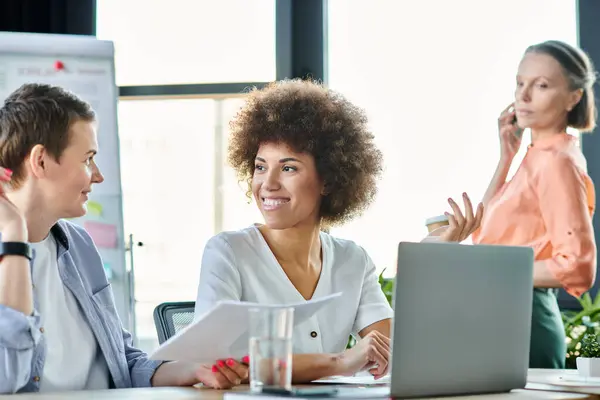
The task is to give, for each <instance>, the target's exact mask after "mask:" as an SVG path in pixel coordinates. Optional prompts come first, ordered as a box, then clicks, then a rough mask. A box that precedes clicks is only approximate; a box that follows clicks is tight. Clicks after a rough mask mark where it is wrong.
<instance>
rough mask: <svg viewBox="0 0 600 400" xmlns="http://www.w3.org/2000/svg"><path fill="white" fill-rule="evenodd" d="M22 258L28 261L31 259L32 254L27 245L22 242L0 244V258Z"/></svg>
mask: <svg viewBox="0 0 600 400" xmlns="http://www.w3.org/2000/svg"><path fill="white" fill-rule="evenodd" d="M4 256H23V257H25V258H27V259H28V260H31V259H32V258H33V252H32V250H31V246H30V245H29V243H24V242H0V257H4Z"/></svg>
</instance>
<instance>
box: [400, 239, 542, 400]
mask: <svg viewBox="0 0 600 400" xmlns="http://www.w3.org/2000/svg"><path fill="white" fill-rule="evenodd" d="M532 297H533V250H532V249H530V248H526V247H506V246H487V245H477V246H469V245H460V244H455V243H400V245H399V248H398V271H397V274H396V282H395V293H394V314H395V317H394V323H393V333H392V339H393V340H392V369H391V393H390V394H391V396H392V397H403V398H406V397H421V396H436V395H454V394H470V393H495V392H507V391H510V390H512V389H516V388H523V387H525V384H526V380H527V368H528V363H529V340H530V334H531V307H532Z"/></svg>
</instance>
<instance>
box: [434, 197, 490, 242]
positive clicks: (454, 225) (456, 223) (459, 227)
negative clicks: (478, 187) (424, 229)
mask: <svg viewBox="0 0 600 400" xmlns="http://www.w3.org/2000/svg"><path fill="white" fill-rule="evenodd" d="M463 202H464V203H465V213H464V215H463V213H462V211H461V210H460V207H459V206H458V204H456V202H455V201H454V200H452V199H448V203H449V204H450V207H451V208H452V212H453V213H452V214H451V213H448V212H446V213H444V214H445V215H446V216H447V217H448V223H449V224H448V226H443V227H441V228H438V229H436V230H435V231H433V232H431V233H430V234H429V236H428V237H436V236H437V237H438V241H440V242H459V243H460V242H462V241H463V240H465V239H466V238H468V237H469V236H470V235H471V233H473V232H474V231H475V230H476V229H477V228H479V225H480V224H481V218H483V204H482V203H479V205H478V206H477V211H476V212H475V214H473V204H472V203H471V199H469V196H468V195H467V194H466V193H463Z"/></svg>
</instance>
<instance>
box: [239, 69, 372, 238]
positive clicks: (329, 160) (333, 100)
mask: <svg viewBox="0 0 600 400" xmlns="http://www.w3.org/2000/svg"><path fill="white" fill-rule="evenodd" d="M230 127H231V134H230V141H229V163H230V165H231V166H232V167H233V168H234V169H235V170H236V172H237V175H238V178H239V179H240V180H241V181H247V182H248V183H249V186H250V183H251V182H252V175H253V173H254V162H255V157H256V154H257V153H258V149H259V147H260V145H261V144H264V143H283V144H286V145H287V146H289V147H290V148H291V149H292V150H293V151H295V152H297V153H305V154H310V155H312V156H313V157H314V159H315V165H316V169H317V173H318V174H319V177H320V178H321V179H322V180H323V182H324V187H325V195H324V196H323V198H322V201H321V208H320V217H321V222H322V223H323V225H325V226H334V225H340V224H343V223H344V222H347V221H349V220H351V219H352V218H354V217H356V216H358V215H360V214H362V212H363V211H364V210H365V209H366V208H367V207H368V206H369V205H370V204H371V202H372V201H373V199H374V198H375V194H376V192H377V180H378V178H379V176H380V174H381V171H382V153H381V151H379V149H378V148H377V147H376V146H375V143H374V136H373V134H372V133H371V131H370V130H369V128H368V126H367V117H366V115H365V113H364V111H363V110H362V109H360V108H359V107H357V106H355V105H354V104H352V103H351V102H350V101H348V100H347V99H346V98H344V96H342V95H341V94H339V93H336V92H335V91H333V90H330V89H328V88H326V87H324V86H323V85H322V84H319V83H316V82H313V81H305V80H300V79H293V80H282V81H278V82H274V83H271V84H269V85H268V86H267V87H265V88H263V89H256V88H254V89H253V90H252V91H251V92H250V93H249V95H248V99H247V101H246V103H245V105H244V106H243V107H242V108H241V110H240V111H239V112H238V114H237V115H236V116H235V118H234V119H233V120H232V122H231V123H230ZM248 196H249V197H250V196H251V189H249V192H248Z"/></svg>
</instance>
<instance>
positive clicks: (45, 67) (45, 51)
mask: <svg viewBox="0 0 600 400" xmlns="http://www.w3.org/2000/svg"><path fill="white" fill-rule="evenodd" d="M32 82H37V83H47V84H51V85H57V86H61V87H63V88H65V89H68V90H70V91H72V92H73V93H75V94H76V95H78V96H79V97H81V98H82V99H83V100H85V101H87V102H88V103H90V105H91V106H92V107H93V108H94V110H95V111H96V113H97V116H98V122H99V123H98V146H99V152H98V154H97V156H96V162H97V164H98V166H99V168H100V170H101V172H102V173H103V175H104V177H105V181H104V182H103V183H102V184H99V185H94V186H93V191H92V193H90V196H89V199H90V200H89V202H88V213H87V215H86V216H85V217H82V218H78V219H74V220H72V222H74V223H76V224H78V225H81V226H83V227H85V228H86V229H87V230H88V232H89V233H90V234H91V236H92V238H93V239H94V242H95V243H96V246H97V247H98V249H99V251H100V253H101V256H102V259H103V261H104V263H105V269H106V271H107V274H108V276H109V278H110V280H111V283H112V285H113V290H114V294H115V301H116V303H117V310H118V312H119V315H120V316H121V319H122V320H123V323H124V324H125V325H126V326H127V325H131V324H130V323H129V321H130V320H131V316H130V312H131V310H130V309H131V302H130V300H129V299H130V293H129V281H128V275H127V270H126V262H125V238H124V234H123V207H122V193H121V174H120V158H119V157H120V156H119V137H118V132H117V98H118V97H117V93H118V92H117V87H116V84H115V73H114V46H113V43H112V42H110V41H102V40H98V39H96V38H95V37H90V36H74V35H48V34H32V33H13V32H0V101H2V102H3V101H4V99H5V98H6V97H7V96H8V95H9V94H10V93H11V92H12V91H14V90H15V89H17V88H18V87H19V86H21V85H22V84H24V83H32ZM129 329H133V326H129Z"/></svg>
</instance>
